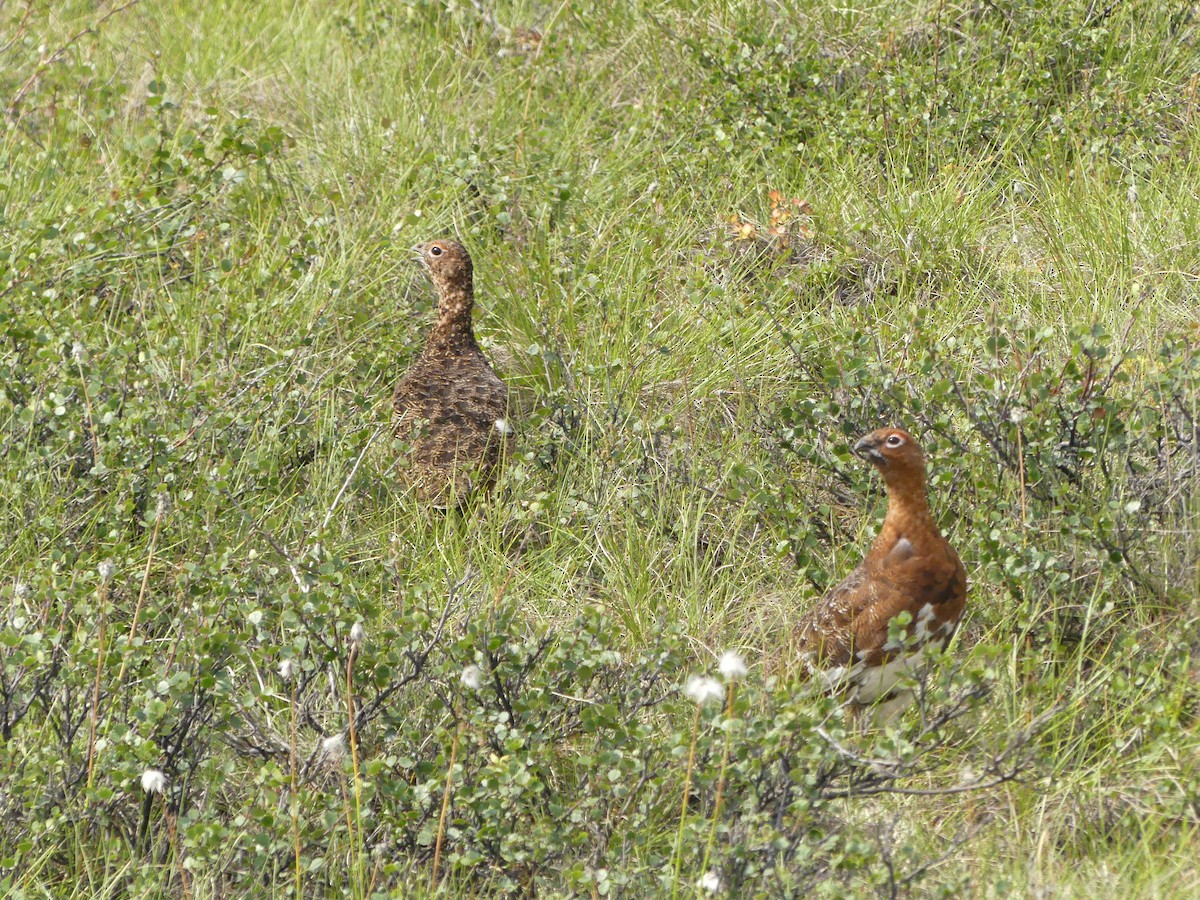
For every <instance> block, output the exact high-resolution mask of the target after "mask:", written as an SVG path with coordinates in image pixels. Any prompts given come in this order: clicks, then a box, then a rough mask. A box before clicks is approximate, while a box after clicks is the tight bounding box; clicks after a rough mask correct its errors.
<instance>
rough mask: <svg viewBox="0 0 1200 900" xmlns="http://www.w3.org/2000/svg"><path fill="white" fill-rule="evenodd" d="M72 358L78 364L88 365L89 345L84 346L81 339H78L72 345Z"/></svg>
mask: <svg viewBox="0 0 1200 900" xmlns="http://www.w3.org/2000/svg"><path fill="white" fill-rule="evenodd" d="M71 359H73V360H75V362H76V363H77V364H78V365H81V366H84V365H87V361H88V355H87V347H85V346H83V343H82V342H81V341H76V342H75V343H73V344H72V345H71Z"/></svg>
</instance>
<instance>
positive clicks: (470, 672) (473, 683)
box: [459, 666, 483, 691]
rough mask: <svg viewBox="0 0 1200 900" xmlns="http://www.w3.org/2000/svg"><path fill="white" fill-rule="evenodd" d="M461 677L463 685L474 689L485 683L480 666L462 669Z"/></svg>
mask: <svg viewBox="0 0 1200 900" xmlns="http://www.w3.org/2000/svg"><path fill="white" fill-rule="evenodd" d="M459 678H460V679H461V680H462V683H463V687H467V688H470V689H471V690H473V691H477V690H479V686H480V685H481V684H483V672H481V671H480V670H479V666H467V667H466V668H465V669H463V670H462V675H460V676H459Z"/></svg>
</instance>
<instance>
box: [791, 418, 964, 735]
mask: <svg viewBox="0 0 1200 900" xmlns="http://www.w3.org/2000/svg"><path fill="white" fill-rule="evenodd" d="M854 452H855V453H856V454H857V455H859V456H861V457H862V458H863V459H865V460H867V461H868V462H870V463H871V464H872V465H874V466H875V468H876V469H878V470H879V472H880V474H881V475H882V476H883V481H884V484H885V485H886V487H887V495H888V507H887V515H886V516H885V517H884V520H883V528H882V529H880V532H879V535H878V537H876V538H875V543H874V544H873V545H872V546H871V549H870V551H869V552H868V553H867V556H866V559H864V560H863V561H862V563H861V564H860V565H859V566H858V568H856V569H855V570H854V571H853V572H851V573H850V574H849V575H847V576H846V578H845V579H844V580H843V581H842V582H841V583H840V584H839V585H838V586H837V587H835V588H833V590H831V591H829V593H827V594H826V595H825V596H824V597H823V598H822V599H821V600H820V601H818V603H817V605H816V606H815V607H814V608H813V609H812V610H811V611H810V612H809V613H808V615H806V616H805V617H804V619H803V620H802V621H801V623H800V626H799V628H798V629H797V632H796V638H797V642H798V644H799V649H800V655H801V660H802V661H803V662H804V664H805V667H806V668H807V671H808V674H809V675H811V676H813V677H815V678H817V679H819V680H820V682H821V683H822V684H823V685H824V686H825V688H826V689H828V690H830V691H832V692H836V693H838V694H841V695H842V696H843V697H845V698H846V699H847V700H848V701H849V702H850V703H851V705H852V707H853V708H856V709H861V708H863V707H866V706H872V705H875V704H877V705H875V710H874V712H875V715H874V718H875V721H876V722H880V721H884V720H886V719H887V718H889V717H891V716H892V715H894V714H896V713H898V712H899V711H901V710H902V709H904V707H905V706H907V705H908V704H909V703H910V702H911V701H912V691H911V690H910V689H909V688H908V687H907V686H906V684H905V677H906V676H907V675H909V674H911V673H913V672H915V671H919V669H920V665H921V662H922V658H923V655H924V650H925V647H926V646H928V645H931V644H941V645H942V646H943V647H944V646H945V645H946V644H947V643H948V642H949V640H950V638H951V637H952V636H953V635H954V630H955V628H957V627H958V621H959V619H960V618H961V617H962V614H963V609H964V608H965V606H966V602H967V573H966V569H964V568H963V564H962V561H961V560H960V559H959V558H958V554H957V553H955V552H954V548H953V547H951V546H950V544H949V543H948V542H947V541H946V539H945V538H944V537H942V533H941V532H940V531H939V530H938V527H937V525H936V524H935V523H934V521H933V516H932V515H930V513H929V503H928V501H927V499H926V494H925V455H924V454H923V453H922V452H921V448H920V447H919V446H918V445H917V442H916V441H915V440H914V439H913V436H912V435H911V434H909V433H908V432H907V431H904V430H902V429H899V428H881V429H879V430H878V431H872V432H871V433H870V434H867V435H864V436H863V437H862V438H861V439H860V440H859V441H858V443H856V444H855V445H854ZM901 613H908V614H909V616H910V619H909V621H908V624H907V625H905V626H904V629H903V631H904V633H905V634H904V640H902V641H897V640H895V637H896V635H894V634H893V635H889V627H888V626H889V623H890V622H891V621H892V620H893V619H895V618H896V617H897V616H899V615H900V614H901Z"/></svg>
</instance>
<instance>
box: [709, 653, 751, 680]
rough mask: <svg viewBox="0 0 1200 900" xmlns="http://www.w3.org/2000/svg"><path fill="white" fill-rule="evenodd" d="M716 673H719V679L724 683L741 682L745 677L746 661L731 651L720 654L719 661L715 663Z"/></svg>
mask: <svg viewBox="0 0 1200 900" xmlns="http://www.w3.org/2000/svg"><path fill="white" fill-rule="evenodd" d="M717 671H718V672H720V673H721V677H722V678H724V679H725V680H726V681H741V680H742V679H743V678H745V677H746V672H747V671H748V670H747V669H746V661H745V660H744V659H742V657H741V655H740V654H738V653H736V652H734V651H733V650H726V651H725V652H724V653H722V654H721V661H720V662H719V663H717Z"/></svg>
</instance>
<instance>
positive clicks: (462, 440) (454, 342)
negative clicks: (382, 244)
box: [393, 240, 513, 508]
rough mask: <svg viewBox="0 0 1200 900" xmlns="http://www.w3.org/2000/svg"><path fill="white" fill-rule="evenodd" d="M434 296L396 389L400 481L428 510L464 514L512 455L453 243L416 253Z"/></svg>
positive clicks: (462, 261) (470, 290)
mask: <svg viewBox="0 0 1200 900" xmlns="http://www.w3.org/2000/svg"><path fill="white" fill-rule="evenodd" d="M414 249H415V250H416V251H417V253H418V254H419V256H420V260H421V262H422V263H424V265H425V268H426V269H427V270H428V272H429V277H430V279H431V280H432V281H433V286H434V288H435V289H436V291H437V321H436V322H435V323H434V326H433V329H432V330H431V331H430V332H429V337H428V339H427V340H426V342H425V347H424V349H423V350H422V351H421V354H420V356H418V357H417V359H416V361H415V362H414V363H413V364H412V366H411V367H410V368H409V370H408V371H407V372H405V373H404V376H403V377H402V378H401V379H400V382H399V384H397V385H396V393H395V396H394V400H393V405H394V407H395V411H396V435H397V436H398V437H399V438H400V439H401V440H403V441H405V442H407V444H408V447H409V451H408V453H407V454H406V455H407V458H406V459H405V460H403V461H402V463H401V465H400V466H399V472H400V476H401V478H402V479H403V480H405V481H406V482H407V483H408V484H410V485H411V486H412V487H413V488H414V489H415V490H416V492H417V495H418V496H419V497H420V498H421V499H422V500H424V501H425V502H427V503H429V504H430V505H432V506H436V507H439V508H445V507H448V506H459V507H461V506H463V505H464V504H465V503H467V502H468V501H469V500H470V499H471V498H472V497H475V496H478V495H480V494H481V493H486V492H487V491H489V490H490V489H491V488H492V486H493V485H494V484H495V481H496V476H497V474H498V472H499V468H500V464H501V463H502V461H503V460H504V458H505V457H506V456H507V455H508V453H509V451H510V450H511V448H512V440H513V426H512V423H511V421H510V419H509V412H508V389H507V388H506V387H505V385H504V382H503V381H501V380H500V378H499V376H497V375H496V373H495V372H494V371H493V370H492V366H491V364H490V363H489V362H488V360H487V357H486V356H484V355H483V351H482V350H481V349H480V348H479V344H478V342H477V341H476V340H475V330H474V327H473V325H472V322H471V313H472V310H473V308H474V306H475V283H474V273H473V269H472V265H471V255H470V254H469V253H468V252H467V248H466V247H464V246H463V245H462V244H460V243H459V242H458V241H452V240H437V241H429V242H427V243H424V244H418V245H417V246H416V247H415V248H414Z"/></svg>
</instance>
